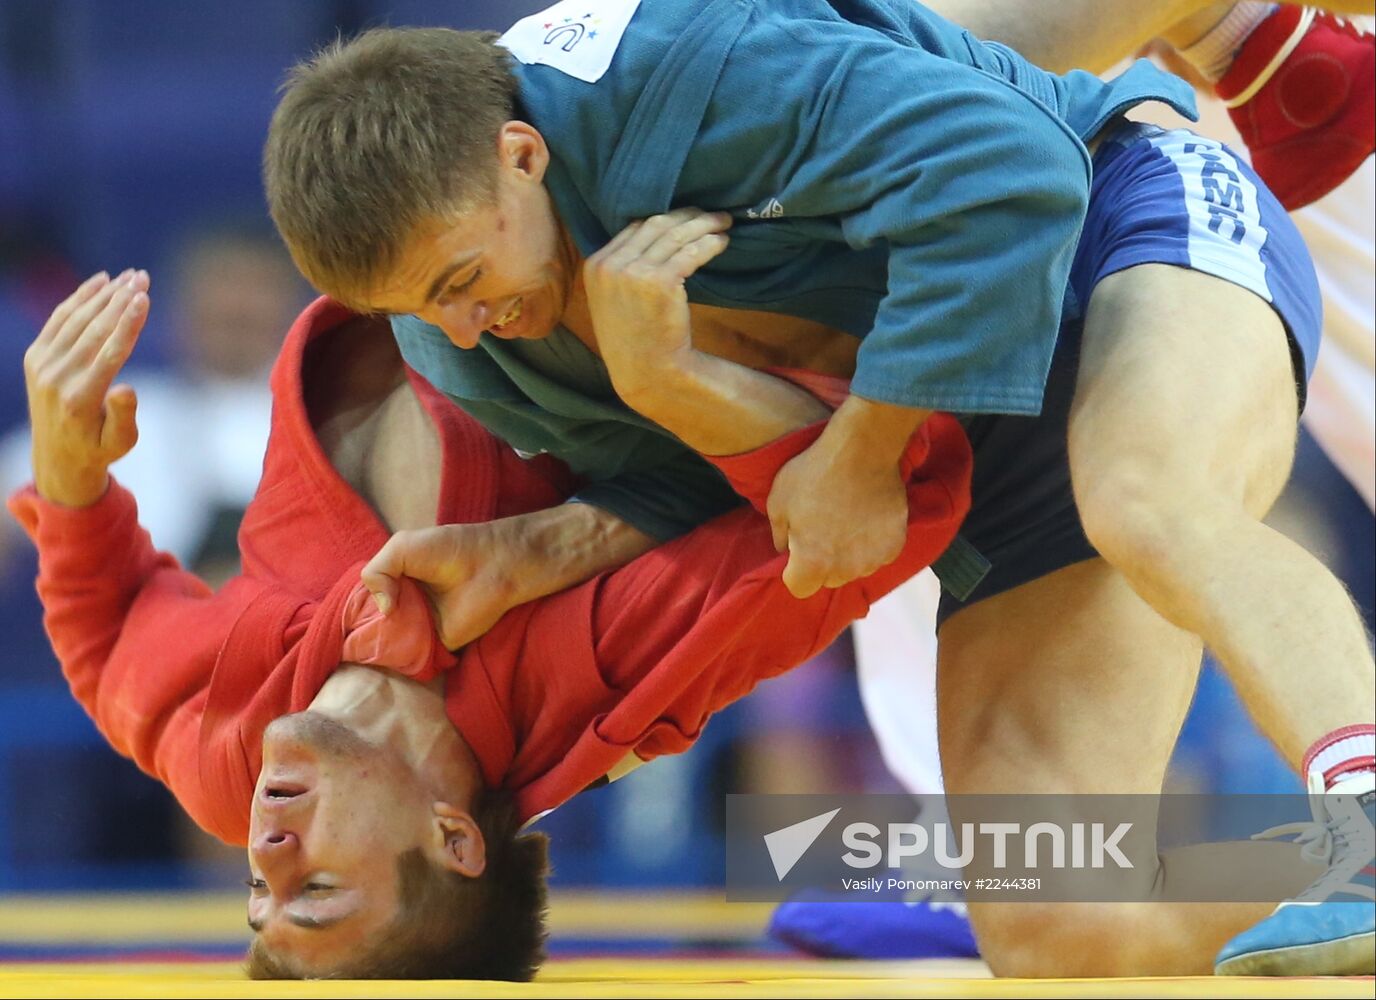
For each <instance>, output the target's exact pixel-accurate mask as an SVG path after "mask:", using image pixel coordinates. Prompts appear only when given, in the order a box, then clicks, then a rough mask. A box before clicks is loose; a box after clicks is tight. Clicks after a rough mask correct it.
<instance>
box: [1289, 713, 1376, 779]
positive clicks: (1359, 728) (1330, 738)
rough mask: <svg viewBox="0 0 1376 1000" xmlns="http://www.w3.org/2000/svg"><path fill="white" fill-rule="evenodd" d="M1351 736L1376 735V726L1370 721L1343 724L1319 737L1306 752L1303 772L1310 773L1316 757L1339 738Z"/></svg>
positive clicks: (1343, 738)
mask: <svg viewBox="0 0 1376 1000" xmlns="http://www.w3.org/2000/svg"><path fill="white" fill-rule="evenodd" d="M1350 736H1376V726H1373V725H1370V724H1368V723H1362V724H1361V725H1356V726H1343V727H1342V728H1341V729H1335V730H1333V732H1331V733H1329V734H1328V735H1327V736H1321V737H1319V739H1318V740H1317V741H1315V743H1314V745H1313V746H1311V747H1310V748H1309V749H1308V750H1306V751H1305V752H1304V764H1303V766H1302V767H1301V772H1302V773H1304V774H1308V773H1309V765H1311V764H1313V763H1314V758H1315V757H1317V756H1318V755H1319V754H1320V753H1322V752H1323V751H1325V750H1327V749H1328V748H1329V747H1331V746H1332V745H1333V744H1334V743H1337V742H1338V741H1339V740H1345V739H1347V738H1348V737H1350Z"/></svg>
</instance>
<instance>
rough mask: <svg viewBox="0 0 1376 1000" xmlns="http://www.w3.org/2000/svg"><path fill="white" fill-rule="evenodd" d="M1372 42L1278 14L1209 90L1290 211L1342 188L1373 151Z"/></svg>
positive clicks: (1306, 16) (1292, 11)
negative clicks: (1231, 120) (1213, 89)
mask: <svg viewBox="0 0 1376 1000" xmlns="http://www.w3.org/2000/svg"><path fill="white" fill-rule="evenodd" d="M1374 57H1376V36H1373V35H1372V34H1371V33H1370V32H1366V31H1362V30H1361V29H1360V28H1358V27H1357V26H1356V25H1355V24H1353V23H1351V22H1350V21H1348V20H1346V19H1344V18H1341V17H1337V16H1335V15H1332V14H1325V13H1319V12H1317V11H1315V10H1313V9H1312V8H1308V7H1296V6H1293V5H1291V4H1281V5H1280V6H1279V7H1278V8H1277V9H1276V11H1275V12H1274V13H1273V14H1272V15H1271V16H1270V17H1268V18H1267V19H1266V20H1265V21H1263V22H1262V23H1261V24H1260V25H1259V26H1258V27H1257V29H1256V30H1255V31H1253V32H1252V34H1251V35H1250V36H1248V38H1247V41H1246V42H1244V43H1243V45H1242V48H1241V49H1239V50H1238V53H1237V55H1236V56H1235V57H1234V59H1233V65H1232V67H1231V68H1230V69H1229V70H1228V72H1227V73H1226V74H1225V75H1224V77H1223V79H1221V80H1219V81H1218V83H1217V85H1216V86H1215V89H1216V90H1217V91H1218V96H1219V97H1221V98H1222V99H1223V101H1224V103H1226V104H1227V105H1228V113H1229V114H1230V115H1231V116H1232V118H1233V124H1235V125H1236V126H1237V128H1238V131H1239V132H1241V133H1242V138H1243V141H1245V142H1246V143H1247V148H1248V149H1250V150H1251V151H1252V165H1253V166H1254V167H1255V168H1256V171H1257V173H1259V174H1260V175H1261V177H1262V179H1263V180H1265V181H1266V183H1267V185H1268V186H1269V187H1270V188H1271V190H1272V191H1273V192H1275V195H1276V197H1277V198H1279V199H1280V201H1281V203H1282V204H1283V205H1284V206H1285V207H1286V208H1288V209H1292V210H1293V209H1296V208H1302V207H1304V206H1305V205H1308V204H1309V203H1310V202H1312V201H1317V200H1318V199H1319V198H1322V197H1323V196H1324V195H1326V194H1327V193H1328V192H1329V191H1332V190H1333V189H1334V188H1335V187H1337V186H1338V185H1339V184H1341V183H1342V182H1343V181H1345V180H1346V179H1347V178H1348V176H1349V175H1351V174H1352V172H1353V171H1354V170H1356V169H1357V168H1358V167H1359V166H1361V164H1362V161H1363V160H1365V159H1366V158H1367V157H1368V156H1370V155H1371V153H1372V148H1373V145H1376V58H1374Z"/></svg>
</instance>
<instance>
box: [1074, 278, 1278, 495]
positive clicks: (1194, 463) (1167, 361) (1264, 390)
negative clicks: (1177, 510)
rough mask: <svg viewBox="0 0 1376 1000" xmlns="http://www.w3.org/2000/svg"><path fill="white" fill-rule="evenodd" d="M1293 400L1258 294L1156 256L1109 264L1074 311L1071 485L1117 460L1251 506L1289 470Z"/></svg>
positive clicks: (1269, 316) (1166, 484)
mask: <svg viewBox="0 0 1376 1000" xmlns="http://www.w3.org/2000/svg"><path fill="white" fill-rule="evenodd" d="M1297 402H1298V399H1297V394H1296V382H1295V367H1294V364H1293V361H1292V354H1291V350H1290V346H1289V341H1288V339H1287V336H1286V331H1285V327H1284V325H1283V324H1282V322H1281V320H1280V317H1279V316H1278V315H1277V314H1276V312H1275V311H1274V310H1273V309H1272V307H1271V306H1270V305H1269V304H1268V303H1266V302H1265V301H1263V300H1262V299H1261V298H1259V297H1258V296H1256V295H1255V294H1253V293H1252V292H1250V291H1248V290H1246V289H1244V288H1241V287H1240V286H1238V285H1236V284H1233V283H1232V282H1229V281H1225V280H1223V279H1221V278H1216V277H1214V276H1212V275H1209V274H1204V273H1201V272H1198V271H1192V270H1188V269H1185V268H1180V267H1172V266H1169V265H1164V264H1146V265H1142V266H1139V267H1134V268H1130V269H1128V270H1125V271H1121V272H1119V273H1117V274H1113V275H1111V276H1109V277H1108V278H1105V279H1104V280H1103V281H1101V282H1100V283H1099V285H1098V286H1097V287H1096V288H1095V290H1094V293H1093V297H1092V298H1091V299H1090V304H1089V311H1088V314H1087V316H1086V319H1085V329H1084V337H1083V342H1082V345H1081V358H1080V371H1079V377H1078V380H1077V384H1076V392H1075V400H1074V404H1073V406H1072V409H1071V416H1070V431H1069V450H1070V464H1071V473H1072V479H1073V480H1074V481H1075V484H1076V487H1077V495H1078V494H1079V492H1080V487H1081V485H1082V479H1084V478H1086V477H1091V476H1096V475H1099V474H1102V473H1105V472H1111V471H1113V470H1114V469H1116V468H1118V467H1121V466H1123V465H1125V464H1128V465H1131V466H1133V467H1135V468H1137V469H1141V470H1150V474H1152V475H1154V476H1157V477H1159V478H1160V482H1161V487H1162V489H1163V490H1169V489H1170V487H1171V484H1173V483H1174V484H1177V485H1180V486H1184V485H1187V484H1208V486H1209V487H1210V488H1211V489H1213V490H1217V491H1220V492H1221V495H1223V496H1225V497H1227V498H1228V499H1229V500H1238V501H1240V502H1242V503H1243V504H1244V505H1245V506H1246V507H1247V508H1248V510H1249V511H1250V512H1251V513H1252V514H1254V515H1256V516H1260V515H1261V514H1264V513H1265V511H1266V510H1267V509H1269V507H1270V505H1271V503H1272V502H1273V501H1274V500H1275V497H1276V496H1277V495H1278V494H1279V492H1280V489H1281V487H1282V486H1284V484H1285V480H1286V478H1287V476H1288V474H1289V469H1290V462H1291V459H1292V457H1293V454H1294V445H1295V435H1296V420H1297V416H1298V415H1297ZM1084 485H1086V486H1088V485H1090V484H1089V483H1084Z"/></svg>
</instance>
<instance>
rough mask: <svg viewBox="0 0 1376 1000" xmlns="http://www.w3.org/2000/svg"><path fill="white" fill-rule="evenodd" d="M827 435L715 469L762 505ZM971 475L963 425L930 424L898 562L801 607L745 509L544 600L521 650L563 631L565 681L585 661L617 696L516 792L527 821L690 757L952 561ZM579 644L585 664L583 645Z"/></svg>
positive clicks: (923, 431) (944, 418)
mask: <svg viewBox="0 0 1376 1000" xmlns="http://www.w3.org/2000/svg"><path fill="white" fill-rule="evenodd" d="M822 427H823V424H820V423H819V424H817V425H814V426H812V427H809V428H804V429H803V430H800V431H798V432H796V433H794V434H791V435H788V436H787V437H785V438H782V439H780V440H779V441H776V442H773V443H772V444H770V445H767V446H765V447H764V448H761V449H759V450H757V451H755V452H750V453H748V454H746V455H740V456H733V457H730V458H724V459H713V460H712V461H713V462H714V464H716V465H717V466H718V467H719V468H721V469H722V471H723V472H725V473H726V475H727V476H728V478H730V479H731V481H732V485H733V486H735V487H736V489H737V490H738V491H740V492H741V493H742V494H743V495H745V496H746V497H747V499H750V500H751V501H752V503H754V504H756V505H758V506H760V507H762V506H763V504H764V499H765V498H766V497H767V496H768V492H769V487H770V485H771V484H772V482H773V478H774V475H775V474H776V473H777V472H778V470H779V469H780V468H781V467H782V466H783V465H784V463H786V462H787V461H788V460H789V459H791V458H792V457H794V456H795V455H797V454H799V453H800V452H802V451H803V450H804V449H805V448H806V447H807V446H808V445H810V444H811V443H812V441H814V440H815V439H816V437H817V436H818V435H819V434H820V433H821V430H822ZM972 464H973V457H972V454H971V450H970V445H969V441H968V440H967V438H966V436H965V433H964V431H963V429H962V428H961V427H960V425H959V423H958V422H956V420H955V419H954V418H953V417H950V416H948V415H945V414H934V415H933V416H932V417H931V418H929V419H928V420H927V421H926V422H925V423H924V424H923V426H922V427H921V428H920V429H919V431H918V432H917V434H915V435H914V438H913V440H912V442H911V443H910V445H909V448H908V451H907V453H906V454H905V458H904V475H905V477H906V479H907V483H908V502H909V513H908V534H907V540H906V542H905V545H904V547H903V550H902V552H901V553H900V555H899V557H898V559H897V560H895V561H894V562H893V563H891V564H890V565H888V566H886V567H884V568H883V569H881V570H880V571H878V572H877V573H875V574H873V575H872V576H869V577H866V578H864V579H861V580H857V581H854V582H852V583H850V584H847V585H846V586H844V587H839V588H836V589H823V590H821V591H819V592H818V593H817V594H815V595H813V596H812V597H810V598H807V599H805V600H799V599H797V598H795V597H793V596H792V595H791V594H789V593H788V590H787V589H786V588H785V587H784V585H783V580H782V573H783V568H784V565H785V564H786V562H787V556H786V555H780V554H778V553H776V552H775V551H774V547H773V542H772V539H771V534H770V529H769V524H768V522H767V521H766V520H765V519H764V518H763V517H761V516H760V515H759V514H758V513H755V512H754V511H748V510H741V511H735V512H732V513H730V514H727V515H725V516H724V517H721V518H718V519H717V520H715V521H713V522H711V523H710V524H707V525H704V526H703V527H701V528H699V529H697V530H696V531H694V532H692V533H691V534H689V535H686V536H684V537H683V538H679V539H676V540H674V541H672V542H670V543H668V544H666V545H663V546H660V547H659V548H657V549H655V550H653V551H651V552H649V553H647V554H646V555H644V556H642V557H641V558H640V559H638V560H636V561H635V562H634V563H632V564H630V565H629V566H626V567H623V568H622V569H619V570H616V571H614V572H611V573H608V574H604V575H603V576H601V577H599V578H597V579H595V580H593V581H590V582H589V583H587V584H584V585H582V587H578V588H574V589H573V590H571V591H567V592H565V593H564V594H562V595H556V600H553V601H551V600H549V599H546V603H545V604H544V606H543V607H542V608H541V609H540V610H539V611H536V612H535V613H533V614H532V615H531V616H530V618H529V619H528V620H527V621H526V622H525V623H524V624H525V628H526V634H525V640H524V641H525V647H524V648H526V649H535V650H539V649H542V648H543V647H545V646H548V645H550V643H545V642H542V641H541V640H540V635H541V631H542V629H545V628H548V629H550V630H557V631H558V633H559V641H561V642H562V655H561V658H560V659H561V673H563V672H570V673H579V672H582V669H580V668H583V669H585V667H584V665H583V664H582V662H581V661H584V660H585V659H587V660H591V661H592V663H591V664H589V666H592V667H594V668H595V669H596V670H597V671H598V673H599V675H600V680H601V682H602V683H603V684H604V685H605V686H606V689H607V691H608V692H615V693H617V695H618V697H617V698H616V700H615V702H614V704H611V705H610V706H609V707H608V709H607V710H606V711H604V712H602V713H600V714H598V715H597V716H596V717H595V718H594V719H593V720H592V722H591V724H590V725H587V726H586V727H582V726H580V727H578V728H579V729H581V730H582V731H581V733H577V734H571V735H570V737H569V739H570V740H571V741H572V743H573V745H572V748H571V749H570V750H568V751H567V752H566V753H565V754H564V755H563V756H562V759H560V760H559V761H557V762H556V763H555V764H554V765H553V766H552V767H551V768H550V769H549V770H548V771H547V772H546V773H544V774H543V775H541V776H540V777H538V778H536V779H535V780H533V781H530V782H528V783H526V784H524V785H523V787H521V788H520V789H519V790H518V794H517V803H518V807H519V809H520V811H521V813H522V815H524V816H530V815H535V814H537V813H539V812H541V811H543V810H545V809H550V808H553V807H554V806H556V805H558V804H560V803H561V802H563V801H565V800H567V799H568V798H569V797H571V796H572V795H574V794H576V793H577V792H578V791H580V790H582V789H583V788H585V787H587V786H588V785H590V784H592V783H594V782H595V781H597V780H598V779H600V778H601V777H602V776H603V775H605V774H607V773H608V771H610V770H611V769H612V768H613V767H615V766H616V765H617V764H619V763H621V762H622V761H623V760H624V759H625V758H626V756H627V754H629V753H632V752H633V753H634V754H635V755H636V756H637V757H639V758H641V759H650V758H652V757H655V756H658V755H660V754H666V753H679V752H682V751H683V750H686V749H687V748H688V747H689V746H690V745H691V744H692V743H693V741H694V740H695V739H696V738H697V736H698V734H699V732H700V731H701V729H702V727H703V725H705V724H706V721H707V719H708V718H709V717H710V716H711V714H712V713H713V712H715V711H717V710H719V709H721V708H722V707H724V706H725V705H727V704H729V703H730V702H732V701H735V700H736V699H738V698H741V697H744V696H745V695H746V694H748V693H749V692H750V691H751V690H752V689H753V688H754V687H755V685H756V684H758V683H759V682H760V681H762V680H765V679H767V678H769V677H772V676H775V675H777V674H779V673H782V672H784V671H786V670H788V669H790V668H792V667H794V666H797V665H798V664H799V663H802V662H803V661H804V660H806V659H808V658H809V657H811V656H813V655H815V654H817V653H818V652H820V651H821V650H823V649H824V648H826V646H827V645H828V644H830V643H831V642H832V641H833V640H834V639H835V638H836V636H837V635H839V634H840V632H841V631H842V630H843V629H845V627H846V626H847V625H849V624H850V623H851V622H852V621H854V620H855V619H857V618H861V617H863V616H864V615H865V613H866V612H867V611H868V610H869V607H870V605H871V604H873V603H874V602H875V601H877V600H879V598H881V597H882V596H884V595H885V594H887V593H888V592H889V591H891V590H893V589H894V588H895V587H897V586H898V585H899V584H900V583H902V582H903V581H904V580H906V579H908V578H909V577H911V576H912V575H914V574H915V573H917V572H918V571H919V570H921V569H923V568H925V567H926V566H928V565H930V564H931V562H932V561H933V560H935V559H936V558H937V557H938V556H939V555H940V554H941V553H942V552H944V551H945V549H946V547H947V546H948V545H949V544H950V543H951V541H952V540H953V539H954V538H955V535H956V532H957V530H958V529H959V526H960V523H961V521H962V520H963V519H964V517H965V514H966V513H967V512H968V510H969V507H970V474H971V469H972ZM580 612H581V614H580ZM580 617H581V618H582V620H581V621H575V618H580ZM583 636H587V637H588V641H589V642H590V645H591V647H592V649H591V651H590V653H584V652H583V651H582V650H581V649H578V648H577V647H578V646H579V645H580V643H579V642H578V640H580V639H582V637H583ZM551 641H554V640H551ZM532 666H533V665H532Z"/></svg>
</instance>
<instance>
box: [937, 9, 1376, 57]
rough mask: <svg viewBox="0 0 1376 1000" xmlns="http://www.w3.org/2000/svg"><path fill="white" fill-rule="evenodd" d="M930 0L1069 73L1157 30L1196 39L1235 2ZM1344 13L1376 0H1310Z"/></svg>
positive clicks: (1186, 41) (1126, 52)
mask: <svg viewBox="0 0 1376 1000" xmlns="http://www.w3.org/2000/svg"><path fill="white" fill-rule="evenodd" d="M926 4H927V6H928V7H930V8H932V9H933V10H935V11H936V12H937V13H939V14H941V15H942V16H943V17H947V18H950V19H951V20H952V21H954V22H956V24H959V25H961V26H962V27H965V28H968V29H969V30H970V31H971V32H972V33H973V34H975V35H976V36H978V37H980V38H987V39H991V40H993V41H997V42H1003V43H1004V44H1005V45H1008V46H1010V47H1011V48H1014V49H1017V50H1018V51H1019V52H1020V53H1022V54H1023V55H1024V56H1026V57H1027V58H1028V59H1030V60H1032V62H1034V63H1036V64H1037V65H1039V66H1044V67H1045V68H1047V69H1049V70H1053V71H1055V72H1058V73H1063V72H1065V71H1067V70H1071V69H1077V68H1078V69H1087V70H1090V71H1092V72H1095V73H1100V72H1103V71H1104V70H1106V69H1108V68H1109V67H1110V66H1113V65H1114V64H1115V63H1118V62H1120V61H1121V60H1123V59H1125V58H1127V57H1128V56H1131V55H1132V54H1133V53H1134V52H1136V51H1137V50H1138V49H1140V48H1141V47H1142V46H1143V45H1145V44H1146V43H1147V42H1149V41H1151V40H1152V39H1153V38H1162V39H1164V40H1165V41H1167V42H1169V43H1170V44H1172V45H1174V46H1176V47H1177V48H1181V47H1184V46H1188V45H1191V44H1193V43H1194V42H1195V41H1197V40H1198V39H1199V38H1200V36H1202V35H1203V34H1204V33H1205V32H1206V31H1208V30H1209V29H1210V28H1212V27H1213V26H1214V25H1216V24H1217V23H1218V22H1219V21H1221V20H1222V19H1223V18H1224V17H1225V16H1226V15H1227V13H1228V11H1229V10H1230V9H1232V7H1233V6H1234V4H1233V3H1231V2H1225V3H1213V2H1210V0H1151V2H1144V3H1104V2H1103V0H1058V2H1056V3H1034V4H1023V3H1012V2H1010V0H926ZM1307 6H1317V7H1321V8H1323V9H1325V10H1332V11H1336V12H1338V13H1343V14H1370V13H1372V12H1373V11H1376V3H1373V0H1324V2H1323V3H1318V4H1308V5H1307Z"/></svg>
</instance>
